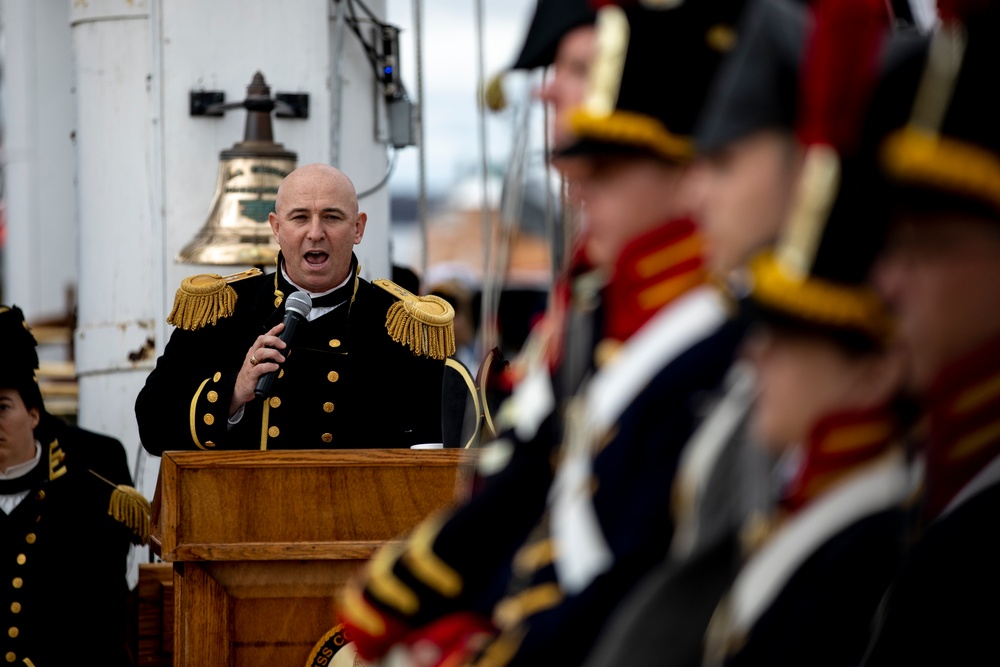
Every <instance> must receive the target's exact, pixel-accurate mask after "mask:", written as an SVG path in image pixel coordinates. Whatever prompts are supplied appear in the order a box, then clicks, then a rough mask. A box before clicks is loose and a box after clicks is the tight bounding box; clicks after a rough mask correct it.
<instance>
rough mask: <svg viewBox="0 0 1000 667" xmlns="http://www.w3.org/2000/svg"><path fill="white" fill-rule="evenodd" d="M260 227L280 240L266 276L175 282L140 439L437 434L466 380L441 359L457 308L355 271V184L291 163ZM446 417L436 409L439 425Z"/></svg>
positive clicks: (153, 447) (259, 440) (259, 441)
mask: <svg viewBox="0 0 1000 667" xmlns="http://www.w3.org/2000/svg"><path fill="white" fill-rule="evenodd" d="M269 222H270V224H271V230H272V231H273V232H274V237H275V239H276V240H277V242H278V245H279V246H280V248H281V251H280V253H279V255H278V266H277V270H276V271H275V272H274V273H273V274H263V273H260V272H259V271H249V272H246V273H244V274H236V275H234V276H227V277H221V276H218V275H215V274H202V275H197V276H192V277H189V278H186V279H185V280H184V281H183V283H182V284H181V287H180V289H179V290H177V297H176V299H175V301H174V306H173V309H172V311H171V313H170V317H169V318H168V319H167V321H168V322H169V323H170V324H172V325H174V327H175V329H174V331H173V333H172V334H171V336H170V340H169V342H168V343H167V346H166V349H165V350H164V353H163V355H162V356H161V357H160V358H159V359H158V360H157V362H156V368H155V369H153V371H152V372H151V373H150V375H149V377H148V378H147V379H146V384H145V386H144V387H143V389H142V390H141V391H140V393H139V396H138V399H137V400H136V404H135V413H136V419H137V421H138V426H139V436H140V438H141V440H142V445H143V447H144V448H145V449H146V450H147V451H148V452H150V453H151V454H155V455H160V454H162V453H163V452H164V451H167V450H177V449H204V450H223V449H260V450H274V449H330V448H334V449H336V448H386V447H410V446H412V445H415V444H423V443H439V442H443V435H442V419H443V417H442V384H443V379H444V378H445V373H446V372H448V373H453V372H457V373H461V374H463V375H465V376H467V375H468V373H467V371H466V370H465V369H464V367H462V366H461V365H460V364H457V362H455V361H454V360H452V359H450V355H451V354H452V353H453V352H454V333H453V330H452V318H453V316H454V311H453V310H452V309H451V307H450V306H449V305H448V304H447V302H445V301H444V300H442V299H438V298H437V297H417V296H415V295H413V294H410V293H409V292H407V291H406V290H403V289H402V288H400V287H398V286H397V285H395V284H394V283H392V282H390V281H388V280H376V281H374V283H369V282H368V281H366V280H364V279H362V278H361V277H360V275H359V267H358V258H357V256H356V255H355V254H354V246H355V245H357V244H358V243H360V242H361V239H362V238H363V237H364V233H365V224H366V223H367V216H366V215H365V214H364V213H363V212H360V211H359V210H358V199H357V194H356V192H355V189H354V185H353V183H351V180H350V179H349V178H348V177H347V176H346V175H345V174H343V173H342V172H340V171H338V170H337V169H335V168H333V167H331V166H328V165H325V164H311V165H307V166H304V167H300V168H299V169H296V170H295V171H293V172H292V173H290V174H289V175H288V176H286V177H285V179H284V180H283V181H282V183H281V186H280V188H279V189H278V194H277V198H276V202H275V210H274V212H272V213H271V214H270V218H269ZM303 304H304V306H303ZM309 304H311V307H310V305H309ZM286 306H288V308H287V311H286ZM293 311H294V312H293ZM286 327H287V328H288V329H289V330H288V331H286ZM293 327H294V328H293ZM283 334H284V335H283ZM470 383H471V379H470ZM465 384H466V383H465V382H461V383H455V382H449V383H447V385H448V386H464V385H465ZM470 386H471V384H470ZM445 403H446V404H455V403H456V401H455V400H454V397H450V398H449V397H446V400H445ZM455 419H458V420H460V419H461V418H460V417H455V415H454V414H448V415H445V416H444V431H445V432H454V431H455V430H456V429H455V426H454V424H450V423H449V421H454V420H455Z"/></svg>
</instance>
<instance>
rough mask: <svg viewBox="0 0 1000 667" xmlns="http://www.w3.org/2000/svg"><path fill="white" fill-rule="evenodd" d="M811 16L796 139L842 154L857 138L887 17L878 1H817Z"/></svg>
mask: <svg viewBox="0 0 1000 667" xmlns="http://www.w3.org/2000/svg"><path fill="white" fill-rule="evenodd" d="M812 11H813V16H814V18H815V21H814V24H813V32H812V37H811V39H810V41H809V45H808V47H807V51H806V57H805V61H804V63H805V64H804V67H803V70H802V86H801V90H802V93H801V95H802V97H801V102H800V104H801V108H800V110H799V112H800V115H799V118H800V119H801V121H800V123H799V131H798V133H799V139H800V140H801V141H802V142H803V143H804V144H805V145H809V144H829V145H830V146H832V147H833V148H835V149H836V150H837V151H838V152H840V153H841V154H845V153H849V152H851V151H853V150H854V149H855V148H856V147H857V144H858V141H859V139H860V134H861V126H862V123H863V121H864V117H865V112H866V109H867V106H868V102H869V100H870V98H871V95H872V92H873V90H874V87H875V83H876V80H877V76H878V60H879V54H880V53H881V50H882V46H883V43H884V41H885V37H886V35H887V31H888V29H889V18H890V17H889V13H888V10H887V8H886V5H885V2H884V0H817V2H815V3H813V8H812Z"/></svg>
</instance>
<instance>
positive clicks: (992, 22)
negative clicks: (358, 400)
mask: <svg viewBox="0 0 1000 667" xmlns="http://www.w3.org/2000/svg"><path fill="white" fill-rule="evenodd" d="M939 12H940V14H941V19H942V22H941V25H940V26H938V28H937V29H936V30H935V31H934V34H933V36H932V37H931V39H930V42H929V44H928V45H927V47H926V49H924V50H920V51H915V52H911V54H910V56H911V57H910V58H908V59H905V60H901V61H900V62H899V63H897V67H896V68H895V70H894V71H893V72H892V73H891V75H892V77H893V79H895V81H894V82H892V83H893V84H894V85H893V86H892V87H891V88H890V89H889V90H888V92H887V93H886V94H885V96H884V98H885V106H886V108H887V110H886V111H885V113H891V112H892V111H893V108H894V107H898V106H899V100H901V99H902V100H906V101H907V105H906V112H905V119H904V123H905V124H904V125H903V126H902V127H901V128H900V129H898V130H897V131H895V132H893V133H892V134H890V135H889V136H888V138H886V140H885V142H884V143H883V144H882V147H881V151H880V158H881V164H882V167H883V170H884V172H885V174H886V176H887V177H888V179H889V180H890V182H891V183H892V184H893V186H894V188H893V194H894V196H893V203H894V205H896V206H899V207H902V208H904V209H907V208H909V209H915V210H923V211H933V210H957V211H965V212H969V213H973V214H975V215H979V216H983V217H986V218H989V219H993V220H996V221H998V222H1000V122H998V118H1000V97H998V96H997V95H996V94H995V93H994V92H993V88H994V83H995V81H996V67H997V65H998V64H1000V39H998V36H1000V4H998V3H996V2H990V1H982V0H980V1H975V0H973V1H969V2H954V1H953V2H944V1H941V2H939ZM906 91H910V94H909V95H907V94H906Z"/></svg>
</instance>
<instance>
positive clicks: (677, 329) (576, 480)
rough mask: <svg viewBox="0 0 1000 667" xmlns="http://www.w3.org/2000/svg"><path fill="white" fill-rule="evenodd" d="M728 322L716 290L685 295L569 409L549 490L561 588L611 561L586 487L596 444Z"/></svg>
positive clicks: (589, 577)
mask: <svg viewBox="0 0 1000 667" xmlns="http://www.w3.org/2000/svg"><path fill="white" fill-rule="evenodd" d="M725 320H726V308H725V304H724V302H723V301H722V296H721V295H720V294H719V293H718V292H717V291H716V290H715V289H714V288H711V287H708V286H702V287H699V288H696V289H694V290H692V291H691V292H688V293H687V294H685V295H684V296H682V297H680V298H679V299H677V301H675V302H674V303H672V304H670V305H669V306H667V307H665V308H663V309H662V310H661V311H660V312H658V313H657V314H656V315H654V316H653V318H652V319H651V320H650V321H649V322H647V323H646V324H645V325H643V327H642V328H641V329H640V330H639V331H638V332H637V333H636V334H635V335H634V336H632V337H631V338H629V339H628V340H627V341H626V342H625V343H624V344H623V345H622V347H621V348H620V349H619V352H618V354H617V356H615V357H614V359H612V360H611V361H610V362H609V363H608V364H607V365H606V366H604V367H603V368H601V369H600V370H598V371H597V373H595V374H594V376H593V378H592V379H591V381H590V382H589V383H588V384H587V386H586V388H585V390H584V393H583V395H582V396H581V397H579V399H578V400H575V401H573V402H571V405H570V406H569V407H568V408H567V427H566V430H565V442H564V443H563V446H564V451H565V458H564V459H563V460H562V461H561V462H560V465H559V467H558V469H557V470H556V477H555V480H554V481H553V484H552V488H551V490H550V492H549V505H550V508H551V512H552V517H551V521H550V526H551V532H552V539H553V542H554V544H555V552H556V559H555V562H554V563H553V565H554V567H555V569H556V576H557V578H558V580H559V585H560V586H561V587H562V588H563V590H565V591H567V592H569V593H571V594H572V593H578V592H579V591H581V590H583V589H584V588H586V587H587V586H588V585H589V584H590V582H591V581H593V580H594V578H595V577H597V576H598V575H600V574H601V573H603V572H605V571H607V570H608V569H609V568H610V567H611V565H612V564H613V563H614V556H613V554H612V552H611V548H610V547H609V546H608V544H607V540H606V539H605V537H604V533H603V531H602V529H601V526H600V521H599V520H598V518H597V514H596V512H595V510H594V504H593V502H592V501H593V499H592V497H591V495H590V484H588V483H587V481H588V480H589V477H590V475H591V474H592V457H593V447H594V444H595V442H596V440H597V439H598V438H600V437H601V436H602V435H603V434H604V433H605V432H607V430H608V429H609V428H611V426H612V425H613V424H614V422H615V421H616V420H617V419H618V418H619V416H620V415H621V413H622V412H624V410H625V409H626V408H627V407H628V406H629V404H631V403H632V401H633V400H634V399H635V396H636V395H637V394H638V393H639V392H640V391H642V389H643V388H644V387H645V386H646V385H647V384H648V383H649V381H650V380H651V379H653V377H654V376H655V375H656V374H657V373H659V372H660V371H661V370H662V369H663V368H664V367H665V366H666V365H667V364H669V363H670V362H672V361H673V360H674V359H676V358H677V357H678V356H679V355H681V354H683V353H684V352H685V351H687V350H688V349H690V348H691V346H693V345H694V344H695V343H697V342H698V341H700V340H703V339H704V338H706V337H707V336H709V335H711V334H712V333H713V332H714V331H716V330H718V328H719V327H720V326H722V324H723V323H724V322H725Z"/></svg>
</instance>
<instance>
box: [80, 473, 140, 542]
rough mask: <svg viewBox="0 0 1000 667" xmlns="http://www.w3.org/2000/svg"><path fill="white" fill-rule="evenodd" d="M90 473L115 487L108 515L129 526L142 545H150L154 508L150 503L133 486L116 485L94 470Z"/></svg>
mask: <svg viewBox="0 0 1000 667" xmlns="http://www.w3.org/2000/svg"><path fill="white" fill-rule="evenodd" d="M90 473H91V474H92V475H94V477H97V478H98V479H99V480H101V481H102V482H104V483H106V484H108V485H109V486H112V487H114V490H113V491H112V492H111V502H110V503H108V515H109V516H111V517H113V518H114V519H115V521H118V522H119V523H122V524H125V525H126V526H128V527H129V529H130V530H131V531H132V532H133V533H135V534H136V536H137V537H138V538H139V540H140V541H141V542H142V544H149V533H150V523H151V521H152V519H151V516H152V508H151V507H150V505H149V501H148V500H146V498H145V497H144V496H143V495H142V494H141V493H139V492H138V491H136V490H135V489H134V488H132V487H131V486H128V485H126V484H115V483H114V482H111V481H109V480H107V479H105V478H104V477H102V476H101V475H98V474H97V473H96V472H94V471H93V470H91V471H90Z"/></svg>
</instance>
